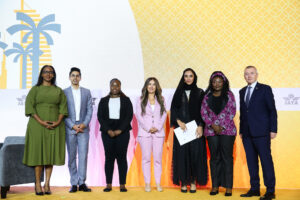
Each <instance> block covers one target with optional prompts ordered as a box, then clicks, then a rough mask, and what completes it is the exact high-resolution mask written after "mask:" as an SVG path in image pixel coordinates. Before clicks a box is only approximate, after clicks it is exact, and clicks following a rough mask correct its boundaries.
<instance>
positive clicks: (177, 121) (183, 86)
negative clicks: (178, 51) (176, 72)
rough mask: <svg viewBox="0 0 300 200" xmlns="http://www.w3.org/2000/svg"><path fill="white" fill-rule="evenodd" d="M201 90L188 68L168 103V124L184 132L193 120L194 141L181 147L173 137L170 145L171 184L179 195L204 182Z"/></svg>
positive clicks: (205, 164) (205, 162)
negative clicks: (194, 129)
mask: <svg viewBox="0 0 300 200" xmlns="http://www.w3.org/2000/svg"><path fill="white" fill-rule="evenodd" d="M203 97H204V92H203V90H202V89H200V88H198V87H197V75H196V73H195V72H194V70H193V69H191V68H187V69H185V70H184V71H183V75H182V77H181V80H180V82H179V84H178V87H177V89H176V91H175V94H174V96H173V100H172V104H171V125H172V126H174V127H175V128H177V127H180V128H181V129H183V130H185V129H186V126H185V124H186V123H188V122H190V121H193V120H195V121H196V123H197V125H198V128H197V130H196V134H197V136H198V138H197V139H195V140H193V141H191V142H189V143H186V144H184V145H182V146H180V144H179V142H178V140H177V138H176V137H174V143H173V183H174V184H176V185H181V192H184V193H186V192H187V185H190V192H191V193H195V192H196V184H199V185H206V183H207V155H206V140H205V138H204V137H202V135H203V126H204V122H203V120H202V118H201V114H200V110H201V102H202V99H203Z"/></svg>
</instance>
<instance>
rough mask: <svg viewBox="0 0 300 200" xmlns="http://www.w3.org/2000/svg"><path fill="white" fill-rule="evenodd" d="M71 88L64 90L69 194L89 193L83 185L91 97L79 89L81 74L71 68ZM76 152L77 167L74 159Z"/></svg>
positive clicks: (85, 91) (83, 89)
mask: <svg viewBox="0 0 300 200" xmlns="http://www.w3.org/2000/svg"><path fill="white" fill-rule="evenodd" d="M69 79H70V81H71V86H70V87H68V88H66V89H65V90H64V93H65V95H66V97H67V102H68V113H69V115H68V117H67V118H66V119H65V124H66V143H67V149H68V156H69V161H68V167H69V172H70V176H71V185H72V187H71V189H70V191H69V192H76V191H77V185H79V191H83V192H90V191H91V189H90V188H88V187H87V186H86V184H85V180H86V171H87V157H88V147H89V123H90V121H91V118H92V113H93V107H92V96H91V92H90V90H88V89H86V88H83V87H80V86H79V82H80V80H81V72H80V69H79V68H77V67H72V68H71V71H70V73H69ZM77 152H78V167H77V164H76V160H77V159H76V157H77Z"/></svg>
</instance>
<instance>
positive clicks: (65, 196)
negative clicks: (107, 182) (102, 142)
mask: <svg viewBox="0 0 300 200" xmlns="http://www.w3.org/2000/svg"><path fill="white" fill-rule="evenodd" d="M91 188H92V190H93V191H92V192H90V193H84V192H76V193H72V194H71V193H69V192H68V190H69V187H52V188H51V190H52V195H47V196H46V195H44V196H36V195H35V194H34V188H33V187H20V186H19V187H18V186H15V187H11V189H10V191H9V192H8V194H7V199H8V200H9V199H12V200H14V199H20V200H21V199H22V200H34V199H43V200H69V199H70V200H87V199H97V200H101V199H103V200H193V199H195V200H206V199H207V200H210V199H212V200H221V199H222V200H224V199H231V200H237V199H244V200H252V199H257V200H258V199H259V198H258V197H251V198H241V197H240V194H242V193H244V192H246V191H247V190H246V189H234V190H233V196H232V197H225V196H224V190H220V193H219V194H218V195H216V196H210V195H209V191H210V190H209V189H201V190H197V193H195V194H190V193H187V194H183V193H181V192H180V190H179V188H164V191H163V192H157V191H156V190H155V188H152V191H151V192H144V188H142V187H128V192H127V193H120V192H119V188H118V187H115V188H113V191H112V192H109V193H104V192H102V190H103V187H91ZM261 192H262V194H263V193H264V192H265V191H264V190H263V191H261ZM276 199H277V200H300V190H284V189H281V190H279V189H278V190H276Z"/></svg>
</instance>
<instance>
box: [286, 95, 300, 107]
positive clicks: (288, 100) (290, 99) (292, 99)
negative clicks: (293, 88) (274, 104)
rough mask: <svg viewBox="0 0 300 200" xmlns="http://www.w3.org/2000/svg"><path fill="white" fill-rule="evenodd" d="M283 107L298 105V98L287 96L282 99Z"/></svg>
mask: <svg viewBox="0 0 300 200" xmlns="http://www.w3.org/2000/svg"><path fill="white" fill-rule="evenodd" d="M283 99H284V104H285V105H299V102H298V101H299V99H300V97H295V95H294V94H289V95H288V96H287V97H283Z"/></svg>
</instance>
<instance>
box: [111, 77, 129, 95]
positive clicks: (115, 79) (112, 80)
mask: <svg viewBox="0 0 300 200" xmlns="http://www.w3.org/2000/svg"><path fill="white" fill-rule="evenodd" d="M114 81H118V82H119V83H120V86H121V85H122V84H121V81H120V80H119V79H117V78H113V79H111V80H110V82H109V86H111V84H112V83H113V82H114ZM110 95H111V93H110V91H109V93H108V96H110ZM120 97H126V95H125V94H124V93H123V92H122V90H121V89H120Z"/></svg>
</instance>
